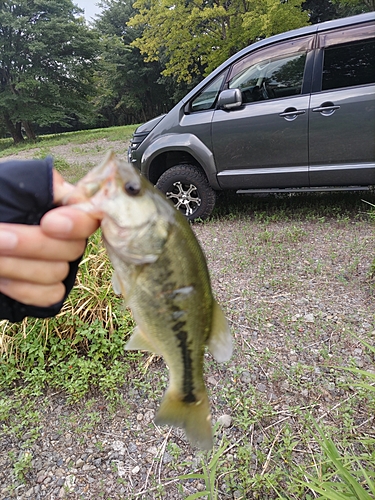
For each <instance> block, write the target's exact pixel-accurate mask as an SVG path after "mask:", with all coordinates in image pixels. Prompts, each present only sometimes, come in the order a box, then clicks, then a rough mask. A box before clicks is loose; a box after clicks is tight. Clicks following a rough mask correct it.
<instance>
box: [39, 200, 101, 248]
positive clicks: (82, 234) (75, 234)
mask: <svg viewBox="0 0 375 500" xmlns="http://www.w3.org/2000/svg"><path fill="white" fill-rule="evenodd" d="M40 226H41V228H42V230H43V232H44V233H45V234H46V235H49V236H51V237H53V238H61V239H76V240H79V239H84V240H86V239H87V238H88V237H89V236H90V235H91V234H92V233H94V232H95V231H96V230H97V229H98V227H99V221H98V220H97V219H94V218H93V217H92V216H90V215H88V214H87V213H86V212H83V211H82V210H79V209H78V208H73V207H69V206H65V207H58V208H55V209H53V210H50V211H49V212H47V213H46V214H45V215H44V216H43V217H42V220H41V221H40Z"/></svg>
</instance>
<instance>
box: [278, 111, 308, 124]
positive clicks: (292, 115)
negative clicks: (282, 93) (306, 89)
mask: <svg viewBox="0 0 375 500" xmlns="http://www.w3.org/2000/svg"><path fill="white" fill-rule="evenodd" d="M305 113H306V110H305V109H296V108H286V110H285V111H283V113H279V116H281V117H282V118H285V120H288V121H290V122H291V121H293V120H295V119H296V118H297V116H298V115H304V114H305Z"/></svg>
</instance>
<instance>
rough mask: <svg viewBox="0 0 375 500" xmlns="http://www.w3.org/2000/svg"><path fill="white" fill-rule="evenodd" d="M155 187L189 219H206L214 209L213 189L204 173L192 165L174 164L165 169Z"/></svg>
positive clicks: (214, 195)
mask: <svg viewBox="0 0 375 500" xmlns="http://www.w3.org/2000/svg"><path fill="white" fill-rule="evenodd" d="M156 187H157V188H158V189H160V191H162V192H163V193H164V194H165V195H166V197H167V198H169V199H170V200H171V201H172V203H173V204H174V206H175V207H176V208H177V209H178V210H180V211H181V212H182V213H183V214H184V215H185V217H187V218H188V219H189V220H194V219H206V218H207V217H209V216H210V215H211V213H212V210H213V209H214V206H215V201H216V194H215V191H214V190H213V189H212V188H211V186H210V185H209V183H208V180H207V178H206V176H205V175H204V173H203V172H202V171H201V170H200V169H199V168H197V167H195V166H194V165H176V166H175V167H172V168H170V169H168V170H166V171H165V172H164V174H162V175H161V176H160V178H159V180H158V182H157V183H156Z"/></svg>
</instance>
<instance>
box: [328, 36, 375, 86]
mask: <svg viewBox="0 0 375 500" xmlns="http://www.w3.org/2000/svg"><path fill="white" fill-rule="evenodd" d="M374 82H375V38H374V39H368V40H363V41H353V42H351V43H345V44H340V45H337V46H330V47H327V48H325V50H324V59H323V76H322V90H331V89H337V88H344V87H352V86H354V85H366V84H369V83H374Z"/></svg>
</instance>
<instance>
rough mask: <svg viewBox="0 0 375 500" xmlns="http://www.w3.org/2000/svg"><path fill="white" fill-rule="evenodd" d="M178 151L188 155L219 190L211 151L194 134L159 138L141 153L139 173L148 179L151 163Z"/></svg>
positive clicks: (167, 135) (213, 186)
mask: <svg viewBox="0 0 375 500" xmlns="http://www.w3.org/2000/svg"><path fill="white" fill-rule="evenodd" d="M173 150H179V151H186V152H187V153H189V154H190V155H191V156H193V158H195V160H196V161H197V162H198V163H199V165H200V166H201V167H202V169H203V170H204V172H205V174H206V176H207V178H208V181H209V183H210V185H211V187H212V188H213V189H220V186H219V184H218V182H217V177H216V173H217V172H216V165H215V160H214V156H213V154H212V151H211V150H210V149H209V148H208V147H207V146H206V145H205V144H204V143H203V142H202V141H201V140H200V139H198V137H197V136H195V135H194V134H166V135H162V136H159V137H158V138H157V139H156V140H155V141H154V142H152V143H151V144H150V145H149V146H148V147H147V148H146V149H145V151H144V152H143V155H142V158H141V172H142V173H143V174H144V175H146V177H148V174H149V169H150V166H151V163H152V161H153V160H154V159H155V158H156V157H157V156H159V155H160V154H161V153H167V152H169V151H173Z"/></svg>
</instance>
